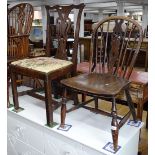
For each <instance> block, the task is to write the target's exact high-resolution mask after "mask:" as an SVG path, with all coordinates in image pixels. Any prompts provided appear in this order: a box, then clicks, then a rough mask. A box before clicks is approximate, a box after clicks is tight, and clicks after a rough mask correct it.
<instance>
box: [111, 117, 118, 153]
mask: <svg viewBox="0 0 155 155" xmlns="http://www.w3.org/2000/svg"><path fill="white" fill-rule="evenodd" d="M111 133H112V139H113V145H114V150H115V151H117V147H118V133H119V129H118V122H117V118H115V117H113V118H112V122H111Z"/></svg>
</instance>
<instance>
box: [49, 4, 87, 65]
mask: <svg viewBox="0 0 155 155" xmlns="http://www.w3.org/2000/svg"><path fill="white" fill-rule="evenodd" d="M84 6H85V5H84V4H80V5H69V6H59V5H55V6H53V7H50V6H46V11H47V41H46V43H47V44H46V48H47V50H46V51H47V55H48V56H50V53H51V42H52V39H53V38H54V39H56V40H57V44H58V47H57V51H56V54H55V57H56V58H59V59H64V60H67V59H68V57H67V52H66V50H67V40H68V38H69V37H70V34H69V33H70V32H72V31H73V30H72V29H73V28H72V23H71V19H70V18H69V14H70V13H71V12H72V11H74V9H75V10H77V12H78V16H77V22H76V24H75V25H74V30H75V31H74V34H73V36H72V37H73V40H74V42H73V54H72V62H73V63H74V64H75V65H76V64H77V50H78V40H79V30H80V19H81V14H82V11H83V8H84ZM51 12H52V13H55V14H57V18H56V20H55V21H56V22H55V26H56V33H55V34H54V35H55V36H54V37H53V36H52V35H51V34H52V33H51V32H52V26H54V25H50V16H51V14H50V13H51Z"/></svg>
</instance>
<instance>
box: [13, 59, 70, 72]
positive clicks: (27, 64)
mask: <svg viewBox="0 0 155 155" xmlns="http://www.w3.org/2000/svg"><path fill="white" fill-rule="evenodd" d="M11 64H12V65H16V66H19V67H23V68H28V69H33V70H35V71H40V72H43V73H49V72H52V71H56V70H58V69H63V68H65V67H68V66H70V65H72V62H71V61H66V60H60V59H55V58H51V57H36V58H31V59H22V60H18V61H15V62H12V63H11Z"/></svg>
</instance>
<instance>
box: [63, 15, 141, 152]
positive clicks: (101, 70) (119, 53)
mask: <svg viewBox="0 0 155 155" xmlns="http://www.w3.org/2000/svg"><path fill="white" fill-rule="evenodd" d="M111 20H114V21H115V23H116V25H115V27H114V28H113V31H114V36H111V37H113V38H112V42H111V52H110V54H109V57H108V56H107V55H106V54H105V53H106V52H105V53H104V54H105V56H104V57H103V59H102V60H103V61H104V62H103V61H101V57H99V58H98V52H97V51H98V44H99V41H98V29H99V28H100V26H101V45H100V46H101V47H100V49H103V50H99V52H100V53H99V54H100V56H101V55H102V53H101V51H104V47H105V51H108V43H107V42H106V41H107V40H108V32H106V41H105V42H106V44H105V45H103V44H102V42H103V40H104V35H103V27H102V24H103V23H105V22H107V21H108V22H109V21H111ZM124 20H125V21H128V24H129V22H131V23H132V24H133V27H132V28H131V30H130V32H129V34H128V38H125V36H126V34H127V31H126V30H127V28H128V24H127V28H126V30H125V32H124V35H122V37H123V39H122V42H120V40H121V37H120V36H119V33H120V32H122V28H121V24H122V23H123V21H124ZM118 21H119V22H118ZM108 24H109V23H108ZM135 27H137V28H138V30H139V34H138V35H139V36H137V37H138V40H136V39H137V38H136V39H135V43H136V42H137V44H135V46H136V47H135V46H133V47H132V48H129V47H128V41H129V40H130V37H131V32H132V31H133V30H134V28H135ZM107 29H108V30H109V25H108V26H107ZM142 34H143V33H142V28H141V26H140V25H139V24H138V23H137V22H135V21H134V20H132V19H129V18H127V17H123V16H114V17H112V16H111V17H108V18H106V19H103V20H101V21H100V22H99V23H98V24H97V26H96V27H95V28H94V30H93V34H92V42H91V56H90V62H89V63H90V68H89V72H90V73H89V74H83V75H79V77H78V76H77V77H73V78H69V79H66V80H62V81H61V83H62V85H63V86H64V95H63V104H62V107H61V125H60V127H62V128H63V127H64V125H65V117H66V112H71V111H73V110H75V109H78V108H80V107H83V108H86V109H89V110H91V111H94V112H97V113H100V114H103V115H107V116H112V122H111V126H112V129H111V132H112V138H113V145H114V150H115V151H117V146H118V133H119V129H120V128H121V127H122V126H123V125H124V124H125V122H126V121H127V120H128V118H129V116H130V114H132V117H133V120H134V121H135V122H136V121H137V118H136V112H135V108H134V105H133V103H132V98H131V96H130V92H129V84H130V82H129V81H128V80H129V78H130V75H131V73H132V70H133V67H134V64H135V61H136V58H137V55H138V52H139V50H140V46H141V42H142ZM120 35H121V34H120ZM115 36H116V37H115ZM96 38H97V39H96ZM124 47H125V50H124ZM127 50H130V52H134V54H133V55H132V54H131V55H132V56H133V57H132V56H131V55H129V56H128V59H127V60H126V59H125V54H127ZM123 51H124V53H123ZM106 56H107V57H106ZM118 58H119V59H118ZM129 60H130V61H129ZM127 65H129V67H127ZM97 66H98V69H97ZM93 74H94V75H96V79H97V75H103V77H105V79H106V76H107V75H111V76H110V81H111V79H112V78H118V79H119V80H121V81H122V82H123V80H124V82H125V85H122V88H121V90H124V92H125V95H126V98H127V104H128V106H129V110H130V111H129V112H128V113H127V114H126V115H125V116H124V117H123V118H122V117H120V116H118V115H117V108H116V96H117V95H118V93H115V92H114V93H113V92H110V93H109V94H106V93H105V94H104V92H103V94H100V93H98V92H97V90H96V92H92V90H90V91H89V90H88V87H87V88H82V86H81V83H78V82H77V83H76V80H77V81H79V80H80V78H81V79H82V80H84V79H85V78H87V77H88V78H89V77H90V76H91V75H93ZM98 78H99V76H98ZM85 80H86V79H85ZM98 80H99V79H98ZM70 81H73V82H70ZM74 81H75V82H74ZM105 81H106V80H105ZM116 81H117V80H116ZM91 82H93V79H91ZM94 82H95V80H94ZM78 84H79V85H78ZM67 89H69V90H72V91H74V92H76V93H82V94H85V95H88V96H92V97H94V98H93V99H91V100H90V101H93V100H94V101H95V108H91V107H88V106H85V105H86V104H88V103H89V102H90V101H84V102H82V103H81V104H77V105H75V106H74V107H72V108H71V109H67V108H66V101H67V100H66V98H67V93H66V92H67V91H66V90H67ZM119 91H120V90H119ZM119 91H118V92H119ZM98 98H100V99H105V100H107V99H108V100H109V99H110V101H112V109H111V113H108V112H105V111H102V110H100V109H98ZM76 102H77V101H76ZM117 119H120V122H119V123H118V121H117Z"/></svg>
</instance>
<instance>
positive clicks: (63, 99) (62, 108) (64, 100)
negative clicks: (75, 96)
mask: <svg viewBox="0 0 155 155" xmlns="http://www.w3.org/2000/svg"><path fill="white" fill-rule="evenodd" d="M66 96H67V91H66V88H64V94H63V97H62V105H61V124H60V127H61V128H64V125H65V118H66Z"/></svg>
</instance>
